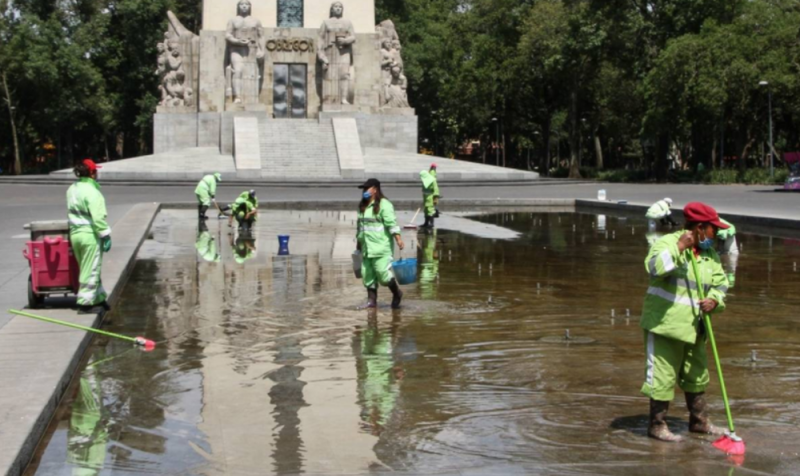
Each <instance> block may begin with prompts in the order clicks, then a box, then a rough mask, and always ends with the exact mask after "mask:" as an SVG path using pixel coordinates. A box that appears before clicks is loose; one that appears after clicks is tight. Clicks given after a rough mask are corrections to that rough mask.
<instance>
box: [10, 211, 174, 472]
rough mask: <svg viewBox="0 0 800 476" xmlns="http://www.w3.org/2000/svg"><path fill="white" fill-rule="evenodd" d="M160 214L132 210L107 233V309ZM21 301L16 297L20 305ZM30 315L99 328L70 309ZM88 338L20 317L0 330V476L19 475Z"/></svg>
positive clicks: (97, 319)
mask: <svg viewBox="0 0 800 476" xmlns="http://www.w3.org/2000/svg"><path fill="white" fill-rule="evenodd" d="M160 209H161V205H160V204H158V203H140V204H137V205H134V206H133V208H131V209H130V210H129V211H128V213H127V214H125V216H124V217H123V218H122V219H121V220H120V221H119V222H118V223H117V224H116V225H115V226H114V229H113V230H112V233H113V236H114V245H113V248H112V250H111V252H109V253H108V254H106V255H105V256H104V259H103V285H104V287H105V288H106V290H107V291H108V293H109V298H108V300H109V303H110V304H111V305H112V306H114V305H115V304H117V302H118V301H119V298H120V296H121V294H122V290H123V288H124V287H125V283H126V282H127V280H128V278H129V276H130V274H131V272H132V271H133V267H134V263H135V261H136V254H137V252H138V251H139V248H140V247H141V245H142V243H143V242H144V240H145V239H146V238H147V235H148V233H149V231H150V227H151V226H152V224H153V221H154V220H155V217H156V215H157V214H158V212H159V210H160ZM24 299H25V298H24V297H23V296H21V297H20V303H21V304H22V303H24V302H25V301H24ZM20 307H22V305H21V306H20ZM35 312H36V313H37V314H42V315H45V316H47V317H52V318H57V319H61V320H66V321H69V322H74V323H76V324H81V325H84V326H91V327H95V328H97V327H100V326H101V325H102V319H101V318H100V316H98V315H79V314H77V312H76V311H75V310H73V309H44V310H37V311H35ZM91 337H92V336H91V335H90V333H88V332H85V331H80V330H75V329H69V328H62V327H59V326H55V325H53V324H48V323H44V322H40V321H35V320H33V319H29V318H26V317H21V316H15V317H14V318H13V319H12V320H11V321H9V323H8V324H6V325H5V326H4V327H3V328H2V329H0V388H2V389H3V391H2V393H0V408H2V412H0V474H5V475H7V476H18V475H21V474H22V473H23V472H24V471H25V469H26V467H27V465H28V464H29V462H30V460H31V458H32V457H33V455H34V453H35V451H36V448H37V446H38V445H39V443H40V441H41V439H42V437H43V436H44V434H45V432H46V430H47V427H48V425H49V424H50V421H51V419H52V418H53V416H54V414H55V412H56V410H57V408H58V405H59V403H60V402H61V399H62V398H63V397H64V393H65V392H66V390H67V388H68V387H69V384H70V382H71V380H72V378H73V376H74V373H75V371H76V369H77V368H78V365H79V363H80V361H81V359H82V358H83V355H84V353H85V351H86V349H87V348H88V346H89V343H90V342H91Z"/></svg>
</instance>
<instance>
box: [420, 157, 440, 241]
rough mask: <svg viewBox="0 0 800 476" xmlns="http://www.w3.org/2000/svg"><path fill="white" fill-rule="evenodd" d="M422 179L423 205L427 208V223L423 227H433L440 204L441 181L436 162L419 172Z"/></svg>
mask: <svg viewBox="0 0 800 476" xmlns="http://www.w3.org/2000/svg"><path fill="white" fill-rule="evenodd" d="M419 178H420V180H422V206H423V207H424V208H425V224H424V225H422V227H423V228H433V219H434V218H436V217H438V216H439V212H438V211H437V210H436V206H437V205H438V204H439V183H438V181H437V180H436V164H435V163H434V164H431V166H430V169H428V170H423V171H421V172H420V173H419Z"/></svg>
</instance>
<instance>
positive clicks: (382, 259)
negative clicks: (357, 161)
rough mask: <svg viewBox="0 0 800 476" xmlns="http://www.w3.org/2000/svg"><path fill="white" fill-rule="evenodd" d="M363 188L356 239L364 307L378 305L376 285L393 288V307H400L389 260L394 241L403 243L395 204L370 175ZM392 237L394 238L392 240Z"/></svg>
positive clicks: (399, 245) (401, 293) (401, 245)
mask: <svg viewBox="0 0 800 476" xmlns="http://www.w3.org/2000/svg"><path fill="white" fill-rule="evenodd" d="M359 188H361V190H362V195H361V203H360V204H359V207H358V225H357V232H356V241H357V242H358V251H360V252H361V253H362V256H363V261H362V263H361V279H362V282H363V283H364V287H365V288H367V304H366V306H365V307H366V308H375V307H377V305H378V285H379V284H380V285H381V286H387V287H388V288H389V289H390V290H391V291H392V309H397V308H398V307H400V301H401V300H402V298H403V292H402V291H400V286H399V285H398V284H397V280H395V278H394V273H393V272H392V260H393V256H394V243H397V246H398V247H399V248H400V249H401V250H402V249H403V248H404V247H405V245H404V244H403V238H402V237H401V236H400V227H399V226H397V218H396V216H395V213H394V206H393V205H392V202H390V201H389V200H388V199H387V198H386V197H385V196H384V195H383V192H382V191H381V183H380V182H379V181H378V180H377V179H374V178H371V179H369V180H367V181H366V182H364V183H363V184H362V185H360V186H359ZM392 238H394V241H393V240H392Z"/></svg>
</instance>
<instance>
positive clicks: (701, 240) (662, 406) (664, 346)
mask: <svg viewBox="0 0 800 476" xmlns="http://www.w3.org/2000/svg"><path fill="white" fill-rule="evenodd" d="M683 215H684V219H685V221H686V224H685V229H684V230H681V231H676V232H674V233H671V234H668V235H665V236H664V237H663V238H661V239H660V240H659V241H658V242H656V243H655V244H654V245H653V247H652V248H650V252H649V253H648V255H647V258H646V259H645V269H646V270H647V272H648V274H649V275H650V286H649V288H648V289H647V295H646V297H645V300H644V307H643V309H642V319H641V326H642V328H643V329H644V341H645V352H646V365H645V369H646V370H645V382H644V384H643V385H642V393H643V394H644V395H646V396H648V397H650V424H649V427H648V430H647V434H648V435H649V436H650V437H652V438H656V439H658V440H662V441H680V440H681V437H680V436H677V435H674V434H673V433H672V432H670V431H669V428H668V427H667V421H666V417H667V411H668V410H669V404H670V402H671V401H672V399H673V397H674V395H675V385H676V384H677V385H678V386H679V387H680V388H681V390H683V392H684V394H685V396H686V406H687V408H688V409H689V431H691V432H695V433H705V434H721V433H722V432H721V430H720V429H718V428H717V427H715V426H714V425H712V424H711V422H710V421H709V420H708V416H707V415H706V402H705V399H704V392H705V389H706V387H707V386H708V382H709V376H708V358H707V356H706V335H705V329H704V326H703V324H702V322H703V321H702V313H709V314H712V315H713V314H717V313H719V312H721V311H723V310H724V309H725V293H726V292H727V290H728V279H727V278H726V277H725V272H724V271H723V269H722V265H721V264H720V259H719V256H718V255H717V252H716V251H714V238H715V236H716V235H717V232H718V231H719V230H725V229H727V228H728V225H726V224H725V223H723V222H722V221H720V219H719V215H718V214H717V212H716V210H714V209H713V208H712V207H710V206H708V205H705V204H703V203H699V202H692V203H689V204H687V205H686V207H685V208H684V209H683ZM690 253H694V255H695V257H696V259H697V262H698V263H697V267H698V268H697V269H698V272H699V273H700V280H699V281H700V283H701V284H702V285H703V287H704V289H705V290H706V293H705V294H706V299H703V300H700V299H699V297H698V292H697V289H698V280H697V278H696V276H695V274H694V272H693V271H692V266H691V255H690Z"/></svg>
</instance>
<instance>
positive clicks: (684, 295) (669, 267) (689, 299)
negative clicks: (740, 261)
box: [641, 230, 728, 344]
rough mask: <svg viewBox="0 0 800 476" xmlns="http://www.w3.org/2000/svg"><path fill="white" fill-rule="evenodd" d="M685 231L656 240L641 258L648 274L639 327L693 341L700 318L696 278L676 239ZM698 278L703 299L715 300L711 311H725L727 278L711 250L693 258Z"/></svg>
mask: <svg viewBox="0 0 800 476" xmlns="http://www.w3.org/2000/svg"><path fill="white" fill-rule="evenodd" d="M685 232H686V230H680V231H676V232H674V233H670V234H668V235H665V236H664V237H663V238H661V239H660V240H658V241H657V242H656V243H655V244H654V245H653V247H652V248H650V253H649V254H648V255H647V258H646V259H645V261H644V265H645V269H646V270H647V273H648V274H649V275H650V287H649V288H648V289H647V295H646V297H645V300H644V308H643V309H642V320H641V326H642V327H643V328H644V329H647V330H649V331H650V332H652V333H654V334H659V335H662V336H664V337H669V338H671V339H676V340H679V341H681V342H686V343H689V344H694V343H695V341H696V340H697V324H698V321H699V320H700V318H701V317H702V316H701V313H700V307H699V306H698V304H697V302H698V301H699V300H700V298H699V296H698V293H697V280H696V279H695V275H694V272H693V271H692V268H691V261H690V258H689V255H688V253H691V252H692V251H691V250H685V251H684V252H683V253H681V252H679V251H678V239H679V238H680V237H681V235H683V234H684V233H685ZM697 268H698V272H699V273H700V281H701V283H702V284H703V287H704V290H705V294H706V297H707V298H711V299H714V300H715V301H717V304H718V305H717V308H716V309H714V311H713V312H714V313H718V312H722V311H723V310H725V293H726V292H727V291H728V278H727V277H726V276H725V272H724V271H723V269H722V264H721V263H720V260H719V255H717V252H716V251H714V250H713V249H708V250H703V251H701V252H700V256H699V257H698V258H697Z"/></svg>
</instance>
